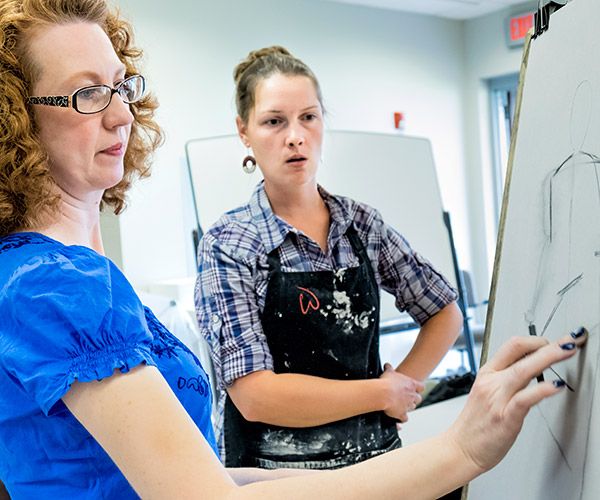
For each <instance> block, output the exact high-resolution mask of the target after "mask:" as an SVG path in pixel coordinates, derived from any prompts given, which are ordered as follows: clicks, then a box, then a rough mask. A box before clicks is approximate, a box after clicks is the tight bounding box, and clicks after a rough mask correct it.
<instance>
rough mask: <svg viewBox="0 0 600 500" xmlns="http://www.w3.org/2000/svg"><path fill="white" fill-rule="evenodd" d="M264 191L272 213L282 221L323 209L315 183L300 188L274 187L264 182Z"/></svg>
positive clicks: (323, 204)
mask: <svg viewBox="0 0 600 500" xmlns="http://www.w3.org/2000/svg"><path fill="white" fill-rule="evenodd" d="M265 191H266V193H267V196H268V198H269V202H270V203H271V208H272V209H273V212H274V213H275V214H276V215H278V216H279V217H282V218H284V219H287V218H291V219H294V218H295V217H297V216H299V215H302V214H304V215H306V214H310V213H313V212H315V211H318V210H321V209H323V208H326V207H325V203H324V202H323V199H322V198H321V195H320V194H319V191H318V189H317V183H316V182H313V183H309V184H305V185H302V186H291V187H289V186H286V187H281V186H274V185H272V184H270V183H269V182H268V181H266V180H265Z"/></svg>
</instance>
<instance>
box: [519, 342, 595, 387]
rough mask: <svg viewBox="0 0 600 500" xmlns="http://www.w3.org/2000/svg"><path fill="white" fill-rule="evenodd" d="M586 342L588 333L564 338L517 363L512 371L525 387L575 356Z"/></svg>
mask: <svg viewBox="0 0 600 500" xmlns="http://www.w3.org/2000/svg"><path fill="white" fill-rule="evenodd" d="M586 340H587V331H586V332H585V334H584V335H582V336H580V337H577V338H574V337H572V336H566V337H563V338H561V339H560V340H559V341H558V342H553V343H551V344H549V345H547V346H545V347H543V348H541V349H538V350H537V351H535V352H533V353H532V354H530V355H529V356H526V357H524V358H522V359H520V360H519V361H517V362H515V363H514V364H513V365H512V366H511V369H512V370H513V372H514V373H515V374H516V375H517V378H518V379H521V385H522V386H523V387H524V386H525V385H527V384H528V383H529V382H530V381H531V379H532V378H534V377H536V376H537V375H539V374H540V373H542V372H543V371H544V370H546V369H547V368H549V367H550V366H551V365H552V364H554V363H556V362H558V361H563V360H565V359H567V358H570V357H571V356H573V354H575V352H576V350H577V348H578V347H581V346H582V345H583V344H584V343H585V342H586Z"/></svg>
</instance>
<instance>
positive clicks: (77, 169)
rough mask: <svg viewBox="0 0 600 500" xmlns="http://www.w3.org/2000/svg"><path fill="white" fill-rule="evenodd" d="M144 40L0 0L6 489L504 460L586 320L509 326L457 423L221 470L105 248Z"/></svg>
mask: <svg viewBox="0 0 600 500" xmlns="http://www.w3.org/2000/svg"><path fill="white" fill-rule="evenodd" d="M140 55H141V53H140V51H139V50H137V49H135V48H134V47H133V46H132V37H131V28H130V26H129V25H128V24H127V23H125V22H124V21H122V20H121V19H120V18H119V17H118V16H117V15H115V14H113V13H112V12H111V11H110V10H109V9H108V8H107V6H106V3H105V1H104V0H0V111H1V113H0V134H1V135H0V318H1V321H0V481H2V482H3V483H4V484H5V486H6V489H7V490H8V493H9V494H10V495H11V496H13V497H15V498H137V497H138V496H141V497H144V498H145V497H156V498H161V497H165V498H184V497H185V498H192V497H200V498H315V497H316V496H317V495H321V496H324V497H326V498H345V499H346V498H364V497H365V496H373V497H383V496H385V497H390V496H398V497H404V498H433V497H436V496H439V495H440V494H442V493H444V492H446V491H450V490H452V489H454V488H455V487H456V486H458V485H460V484H462V483H464V482H465V481H467V480H469V479H470V478H472V477H474V476H476V475H477V474H480V473H481V472H483V471H485V470H486V469H488V468H490V467H492V466H493V465H494V464H495V463H497V461H498V460H500V458H501V457H502V456H503V455H504V454H505V453H506V451H507V450H508V448H509V447H510V445H511V443H512V442H513V440H514V439H515V437H516V434H517V433H518V430H519V428H520V426H521V424H522V421H523V418H524V417H525V415H526V413H527V411H528V410H529V408H530V407H531V406H532V405H533V404H535V403H536V402H537V401H539V400H540V399H542V398H544V397H547V396H550V395H552V394H554V393H556V392H558V385H553V384H552V383H544V384H538V385H536V386H534V387H529V388H526V386H527V384H528V383H529V381H530V380H531V377H533V376H534V375H536V374H537V373H539V372H540V371H542V370H543V369H544V368H546V367H547V366H549V365H550V364H552V363H554V362H556V361H560V360H562V359H566V358H568V357H570V356H572V355H573V354H574V353H575V352H576V350H577V349H576V347H577V346H578V345H580V344H582V343H583V341H584V340H585V336H581V337H578V338H577V339H575V338H569V339H565V340H564V341H563V343H562V345H560V346H559V345H558V344H551V345H550V344H548V343H547V341H545V340H543V339H540V338H527V339H519V340H513V341H512V342H511V343H510V344H509V345H508V346H506V347H505V348H504V349H503V350H502V351H501V352H500V353H499V354H498V355H497V356H496V357H495V358H494V359H493V360H492V361H491V362H490V363H489V364H488V365H487V367H484V368H483V369H482V370H481V372H480V377H479V378H478V380H477V381H476V383H475V386H474V389H473V392H472V396H471V398H470V399H469V401H468V403H467V405H466V408H465V410H464V413H463V416H462V417H461V418H460V419H459V420H458V421H457V423H456V424H455V425H454V426H453V427H452V428H451V429H450V430H449V431H448V432H447V433H445V434H444V435H441V436H439V437H436V438H433V439H431V440H429V441H427V442H424V443H422V444H418V445H416V446H413V447H409V448H406V449H403V450H397V451H394V452H390V453H388V454H387V455H385V456H381V457H378V458H375V459H373V460H371V461H367V462H365V463H362V464H359V465H356V466H353V467H350V468H347V469H344V470H340V471H333V472H325V473H318V474H314V475H312V476H311V477H303V478H297V477H286V478H284V479H278V480H272V479H274V478H276V477H279V476H292V475H293V472H289V471H284V472H277V471H257V470H244V469H241V470H230V471H229V472H227V471H226V470H225V469H224V468H223V466H222V465H221V463H220V462H219V459H218V458H217V453H216V445H215V438H214V434H213V431H212V428H211V422H210V415H211V397H210V389H209V387H210V385H209V384H208V380H207V376H206V373H205V372H204V370H203V369H202V367H201V365H200V363H199V362H198V360H197V359H196V358H195V357H194V355H193V354H192V353H191V352H189V350H187V349H186V348H185V347H184V346H183V345H182V344H181V343H180V342H179V341H178V340H177V339H176V338H175V337H174V336H173V335H171V334H170V333H169V332H168V331H167V330H166V329H165V327H164V326H163V325H161V324H160V323H159V322H158V321H157V320H156V318H155V317H154V315H153V314H152V312H151V311H150V310H149V309H148V308H145V307H144V306H143V305H142V304H141V302H140V300H139V298H138V297H137V295H136V294H135V292H134V291H133V289H132V287H131V285H130V284H129V283H128V281H127V280H126V278H125V277H124V276H123V275H122V273H121V272H120V271H119V270H118V269H117V268H116V267H115V266H114V264H112V262H110V260H108V259H107V258H106V257H105V256H104V252H103V246H102V237H101V234H100V228H99V212H100V209H101V208H102V207H103V206H110V207H112V208H113V210H115V211H117V212H118V211H120V210H122V208H123V206H124V195H125V192H126V190H127V188H128V187H129V185H130V183H131V182H132V180H133V179H134V178H135V177H143V176H145V175H147V173H148V161H149V157H150V155H151V153H152V152H153V151H154V149H155V148H156V147H157V146H158V144H159V143H160V140H161V133H160V130H159V128H158V127H157V126H156V124H155V123H154V121H153V118H152V115H153V110H154V109H155V107H156V104H155V102H154V100H153V99H152V98H151V97H150V96H149V95H147V94H146V93H145V86H146V82H145V80H144V78H143V76H142V75H140V74H139V73H138V69H137V64H138V60H139V56H140ZM526 355H528V356H527V357H525V356H526ZM467 435H468V436H469V438H468V439H465V438H464V436H467ZM391 471H393V472H391ZM432 474H435V477H436V481H430V480H429V477H431V475H432ZM265 479H269V480H268V481H264V482H261V483H260V484H253V485H244V486H240V484H241V483H247V482H252V481H258V480H265ZM236 483H237V484H236ZM0 491H2V490H1V489H0Z"/></svg>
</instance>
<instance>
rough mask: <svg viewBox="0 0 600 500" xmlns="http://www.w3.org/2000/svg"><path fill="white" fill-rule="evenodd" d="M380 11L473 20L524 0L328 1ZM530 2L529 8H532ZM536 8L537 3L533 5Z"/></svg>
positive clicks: (521, 2)
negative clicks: (389, 10)
mask: <svg viewBox="0 0 600 500" xmlns="http://www.w3.org/2000/svg"><path fill="white" fill-rule="evenodd" d="M327 1H330V2H338V3H347V4H354V5H363V6H365V7H375V8H379V9H391V10H399V11H405V12H415V13H419V14H427V15H431V16H439V17H447V18H450V19H471V18H474V17H479V16H483V15H485V14H489V13H491V12H495V11H498V10H502V9H504V8H506V7H509V6H511V5H518V4H523V3H524V2H523V0H327ZM531 5H532V2H531V1H530V2H529V3H528V4H527V6H529V7H531ZM533 5H534V6H535V3H533Z"/></svg>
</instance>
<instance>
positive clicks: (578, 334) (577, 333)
mask: <svg viewBox="0 0 600 500" xmlns="http://www.w3.org/2000/svg"><path fill="white" fill-rule="evenodd" d="M585 332H586V329H585V328H584V327H583V326H582V327H580V328H578V329H577V330H575V331H573V332H571V337H573V338H574V339H578V338H579V337H583V336H584V335H585Z"/></svg>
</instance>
